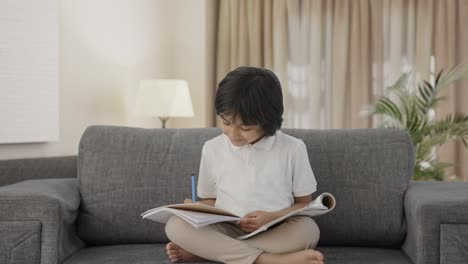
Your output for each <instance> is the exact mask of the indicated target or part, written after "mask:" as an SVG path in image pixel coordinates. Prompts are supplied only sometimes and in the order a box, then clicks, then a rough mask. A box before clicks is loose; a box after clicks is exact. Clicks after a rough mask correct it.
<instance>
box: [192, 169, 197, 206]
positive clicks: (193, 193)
mask: <svg viewBox="0 0 468 264" xmlns="http://www.w3.org/2000/svg"><path fill="white" fill-rule="evenodd" d="M196 200H197V198H196V196H195V174H194V173H193V172H192V202H195V201H196Z"/></svg>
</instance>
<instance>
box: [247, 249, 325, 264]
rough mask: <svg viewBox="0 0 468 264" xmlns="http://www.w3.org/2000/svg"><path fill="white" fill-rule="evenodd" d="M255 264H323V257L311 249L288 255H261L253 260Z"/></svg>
mask: <svg viewBox="0 0 468 264" xmlns="http://www.w3.org/2000/svg"><path fill="white" fill-rule="evenodd" d="M255 263H259V264H261V263H268V264H276V263H278V264H280V263H288V264H323V255H322V253H320V252H319V251H316V250H313V249H306V250H302V251H298V252H293V253H288V254H269V253H262V254H261V255H260V256H259V257H258V258H257V259H256V260H255Z"/></svg>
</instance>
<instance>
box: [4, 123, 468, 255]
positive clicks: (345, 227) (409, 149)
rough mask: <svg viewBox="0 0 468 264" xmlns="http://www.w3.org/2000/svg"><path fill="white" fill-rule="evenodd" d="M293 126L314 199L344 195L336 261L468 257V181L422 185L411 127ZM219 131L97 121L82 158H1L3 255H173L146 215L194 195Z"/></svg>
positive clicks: (332, 242) (328, 226)
mask: <svg viewBox="0 0 468 264" xmlns="http://www.w3.org/2000/svg"><path fill="white" fill-rule="evenodd" d="M283 131H284V132H285V133H287V134H290V135H292V136H295V137H298V138H301V139H302V140H303V141H304V142H305V144H306V145H307V149H308V153H309V158H310V163H311V166H312V168H313V170H314V172H315V176H316V179H317V182H318V191H317V192H316V193H315V194H314V196H315V195H317V194H319V193H322V192H325V191H327V192H331V193H332V194H334V196H335V197H336V200H337V205H336V208H335V209H334V210H333V211H332V212H331V213H329V214H327V215H324V216H320V217H317V218H316V221H317V223H318V225H319V227H320V230H321V238H320V241H319V244H318V250H320V251H322V252H323V254H324V256H325V263H328V264H351V263H353V264H354V263H355V264H366V263H369V264H370V263H372V264H384V263H385V264H406V263H417V264H436V263H437V264H461V263H465V264H466V263H468V183H439V182H437V183H436V182H411V181H410V176H411V174H412V171H413V159H414V157H413V156H414V153H413V146H412V144H411V141H410V138H409V137H408V136H407V134H405V133H403V132H401V131H399V130H390V129H362V130H361V129H360V130H304V129H283ZM219 133H220V130H218V129H216V128H200V129H143V128H133V127H120V126H91V127H88V128H87V129H86V131H85V132H84V134H83V136H82V138H81V140H80V144H79V152H78V156H77V157H73V156H71V157H56V158H43V159H40V158H38V159H22V160H3V161H0V180H2V179H3V180H2V182H1V183H3V184H5V185H4V186H2V187H0V263H1V264H3V263H8V264H12V263H15V264H20V263H21V264H23V263H24V264H34V263H41V264H55V263H66V264H85V263H86V264H91V263H93V264H110V263H115V264H123V263H136V264H143V263H145V264H146V263H148V264H149V263H169V261H168V258H167V255H166V251H165V244H166V243H167V242H168V240H167V237H166V236H165V233H164V226H163V225H161V224H158V223H154V222H150V221H147V220H142V219H141V217H140V214H141V213H142V212H143V211H145V210H147V209H150V208H153V207H156V206H161V205H164V204H169V203H179V202H182V201H183V199H184V198H189V197H190V192H191V188H190V177H189V176H190V174H191V172H192V171H195V172H197V171H198V166H199V162H200V154H201V148H202V146H203V143H204V142H205V141H206V140H208V139H210V138H213V137H215V136H217V135H218V134H219ZM75 161H76V162H75ZM75 176H76V177H75ZM38 178H44V179H38ZM4 179H6V180H4ZM15 179H17V180H16V181H17V182H16V183H13V182H15ZM195 239H196V238H195Z"/></svg>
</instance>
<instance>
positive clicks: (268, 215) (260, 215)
mask: <svg viewBox="0 0 468 264" xmlns="http://www.w3.org/2000/svg"><path fill="white" fill-rule="evenodd" d="M275 219H276V216H275V214H274V213H272V212H266V211H255V212H251V213H248V214H246V215H244V216H243V217H242V218H241V219H240V220H239V221H237V222H236V224H238V225H239V227H240V229H242V230H244V231H245V232H249V233H250V232H253V231H255V230H257V229H258V228H260V227H261V226H263V225H264V224H266V223H269V222H271V221H273V220H275Z"/></svg>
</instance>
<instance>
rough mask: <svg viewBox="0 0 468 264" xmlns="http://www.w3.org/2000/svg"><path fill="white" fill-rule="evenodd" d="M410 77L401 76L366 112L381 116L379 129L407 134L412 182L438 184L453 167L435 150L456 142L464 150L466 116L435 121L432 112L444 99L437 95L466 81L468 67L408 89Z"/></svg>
mask: <svg viewBox="0 0 468 264" xmlns="http://www.w3.org/2000/svg"><path fill="white" fill-rule="evenodd" d="M412 74H414V73H405V74H403V75H402V76H401V77H400V79H399V80H398V81H397V82H396V83H395V84H394V85H392V86H390V87H388V88H386V91H387V96H381V97H380V98H379V99H378V100H377V102H376V103H375V104H374V105H371V106H368V107H367V109H366V111H365V112H366V113H367V114H368V115H380V116H382V117H383V120H382V124H381V126H382V127H389V128H397V129H402V130H405V131H406V132H408V134H409V135H410V137H411V139H412V141H413V144H414V147H415V164H414V165H415V166H414V175H413V180H437V181H441V180H443V179H444V169H445V168H447V167H449V166H453V164H450V163H446V162H441V161H438V159H437V157H436V155H435V147H436V146H441V145H443V144H445V143H446V142H448V141H449V140H459V141H461V142H463V144H464V145H465V147H467V139H468V115H467V114H465V113H453V114H448V115H447V116H445V117H444V118H439V119H437V120H435V119H434V116H435V108H436V107H437V106H438V104H439V103H440V102H441V101H443V100H444V99H445V97H442V96H441V97H439V96H438V93H439V92H440V90H441V89H442V88H443V87H445V86H447V85H448V84H450V83H452V82H454V81H457V80H463V79H468V64H466V65H459V66H456V67H454V68H451V69H449V70H448V71H444V70H441V71H440V72H439V73H438V74H437V77H435V81H434V83H433V84H431V83H430V82H429V81H423V82H422V83H418V84H416V85H411V84H410V82H409V79H410V76H411V75H412ZM415 86H416V87H415Z"/></svg>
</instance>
